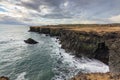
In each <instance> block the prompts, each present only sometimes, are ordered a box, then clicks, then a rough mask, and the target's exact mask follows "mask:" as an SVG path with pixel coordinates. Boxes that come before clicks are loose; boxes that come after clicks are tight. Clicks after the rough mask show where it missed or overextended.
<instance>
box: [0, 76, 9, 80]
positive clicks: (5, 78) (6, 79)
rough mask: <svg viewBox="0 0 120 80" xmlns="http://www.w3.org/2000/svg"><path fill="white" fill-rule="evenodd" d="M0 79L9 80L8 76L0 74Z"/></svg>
mask: <svg viewBox="0 0 120 80" xmlns="http://www.w3.org/2000/svg"><path fill="white" fill-rule="evenodd" d="M0 80H9V78H8V77H4V76H1V77H0Z"/></svg>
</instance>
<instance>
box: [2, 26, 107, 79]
mask: <svg viewBox="0 0 120 80" xmlns="http://www.w3.org/2000/svg"><path fill="white" fill-rule="evenodd" d="M28 30H29V27H27V26H3V25H1V26H0V76H7V77H9V78H10V80H69V79H70V78H71V77H72V76H74V75H75V74H77V73H78V72H107V71H109V68H108V66H107V65H105V64H103V63H101V62H100V61H97V60H90V59H87V58H81V59H77V58H75V57H74V56H73V55H70V53H66V52H65V51H64V50H63V49H61V48H60V46H61V45H60V44H59V41H58V40H57V39H56V38H54V37H52V38H51V37H49V36H45V35H44V34H37V33H33V32H28ZM28 38H33V39H35V40H36V41H38V42H39V43H38V44H35V45H30V44H26V43H24V40H26V39H28Z"/></svg>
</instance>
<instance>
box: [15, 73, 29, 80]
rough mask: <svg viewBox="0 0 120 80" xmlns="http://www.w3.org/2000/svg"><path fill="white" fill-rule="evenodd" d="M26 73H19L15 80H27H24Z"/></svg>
mask: <svg viewBox="0 0 120 80" xmlns="http://www.w3.org/2000/svg"><path fill="white" fill-rule="evenodd" d="M25 75H26V72H23V73H20V74H19V75H18V77H17V78H16V79H15V80H28V79H26V78H25Z"/></svg>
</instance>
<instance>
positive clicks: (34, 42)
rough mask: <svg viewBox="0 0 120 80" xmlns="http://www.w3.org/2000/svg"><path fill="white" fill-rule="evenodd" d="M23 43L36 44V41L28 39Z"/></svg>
mask: <svg viewBox="0 0 120 80" xmlns="http://www.w3.org/2000/svg"><path fill="white" fill-rule="evenodd" d="M24 42H25V43H28V44H37V43H38V42H37V41H35V40H33V39H31V38H29V39H27V40H24Z"/></svg>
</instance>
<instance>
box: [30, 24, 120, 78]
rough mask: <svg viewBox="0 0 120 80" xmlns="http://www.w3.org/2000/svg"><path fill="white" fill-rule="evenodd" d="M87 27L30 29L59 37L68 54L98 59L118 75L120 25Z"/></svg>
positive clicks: (119, 68)
mask: <svg viewBox="0 0 120 80" xmlns="http://www.w3.org/2000/svg"><path fill="white" fill-rule="evenodd" d="M61 26H62V27H61ZM76 26H77V27H76ZM78 26H79V27H78ZM83 26H84V27H83ZM87 26H88V27H86V25H74V26H73V25H72V26H70V25H68V26H67V27H66V25H57V26H41V27H34V26H33V27H30V31H32V32H38V33H44V34H47V35H50V36H57V38H58V39H59V40H60V44H61V45H62V46H61V47H62V48H63V49H65V50H66V51H67V52H72V54H74V55H76V56H77V57H81V56H87V57H89V58H95V59H98V60H100V61H102V62H104V63H105V64H107V65H109V66H110V72H111V73H114V74H118V73H119V72H120V25H119V24H106V25H87ZM91 26H92V27H91ZM96 26H97V27H96ZM115 80H117V79H115Z"/></svg>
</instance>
